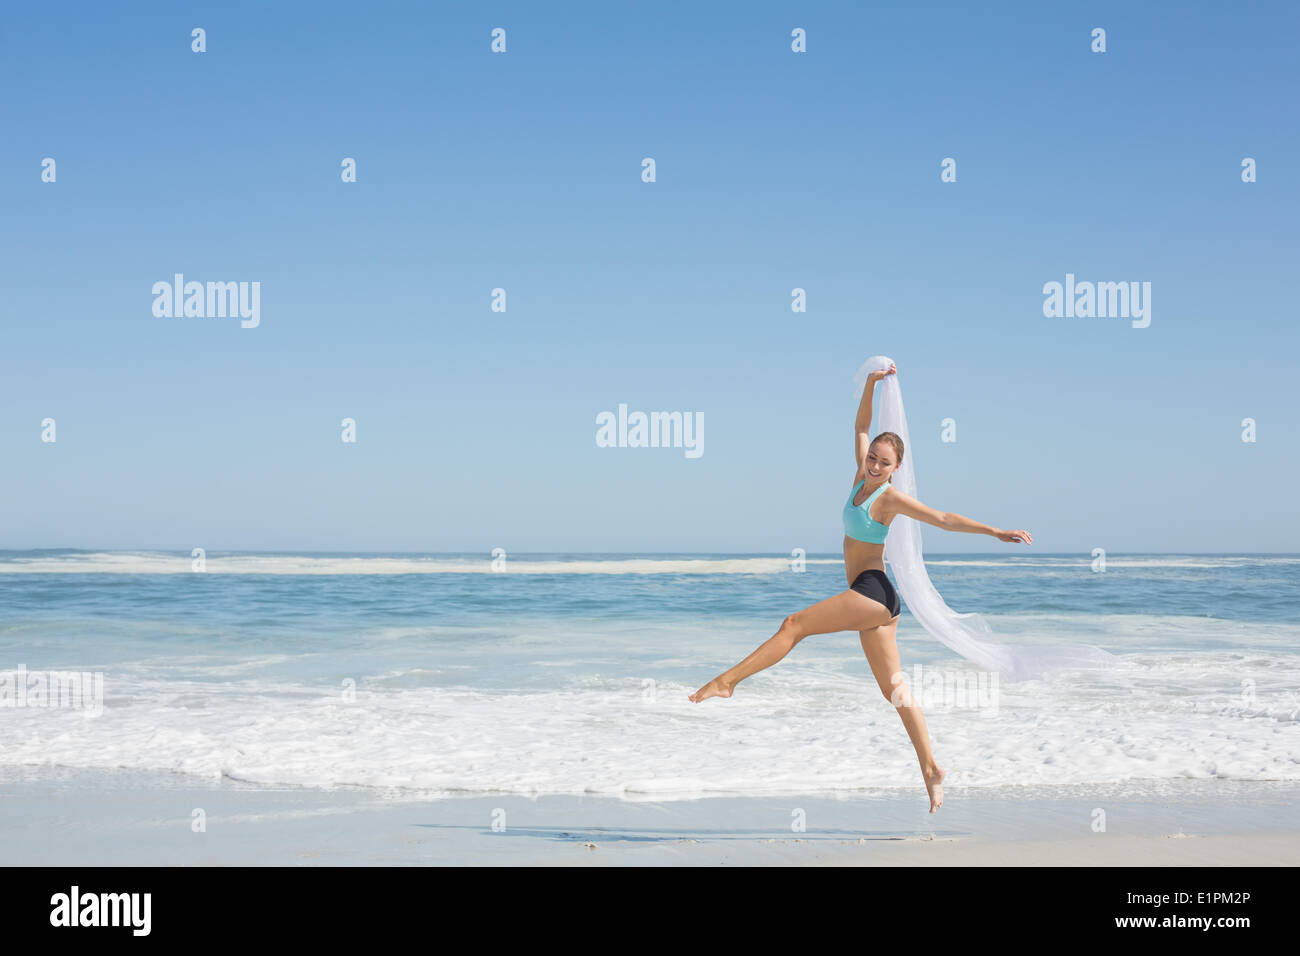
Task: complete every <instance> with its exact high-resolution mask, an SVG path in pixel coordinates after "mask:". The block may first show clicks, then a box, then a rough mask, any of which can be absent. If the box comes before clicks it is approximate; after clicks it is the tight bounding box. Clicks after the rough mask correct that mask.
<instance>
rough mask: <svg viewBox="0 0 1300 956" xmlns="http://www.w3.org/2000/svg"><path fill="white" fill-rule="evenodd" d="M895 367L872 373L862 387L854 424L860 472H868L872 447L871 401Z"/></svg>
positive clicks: (854, 444) (855, 454) (855, 449)
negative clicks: (867, 462)
mask: <svg viewBox="0 0 1300 956" xmlns="http://www.w3.org/2000/svg"><path fill="white" fill-rule="evenodd" d="M897 371H898V369H896V368H895V367H894V366H893V365H891V366H889V368H887V369H880V370H879V371H875V372H872V373H870V374H869V375H868V376H867V382H866V384H865V385H863V386H862V401H860V402H859V403H858V417H857V418H856V419H855V420H854V422H853V457H854V458H855V459H857V462H858V471H859V472H862V471H865V470H866V466H865V464H864V463H865V462H866V460H867V449H868V448H870V447H871V437H870V435H869V434H868V432H869V431H870V429H871V399H872V396H873V395H874V394H875V391H876V383H877V382H878V381H880V380H881V379H882V378H884V377H885V376H886V375H893V374H894V373H895V372H897Z"/></svg>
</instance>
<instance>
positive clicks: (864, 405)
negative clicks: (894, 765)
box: [690, 363, 1033, 813]
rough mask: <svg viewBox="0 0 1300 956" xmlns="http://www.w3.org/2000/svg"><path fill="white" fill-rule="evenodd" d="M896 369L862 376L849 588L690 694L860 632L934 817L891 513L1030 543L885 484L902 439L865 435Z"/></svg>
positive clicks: (849, 504)
mask: <svg viewBox="0 0 1300 956" xmlns="http://www.w3.org/2000/svg"><path fill="white" fill-rule="evenodd" d="M897 371H898V370H897V368H895V367H894V365H893V364H892V363H891V364H890V366H889V367H888V368H887V369H881V370H878V371H873V372H871V374H870V375H868V376H867V381H866V386H865V387H864V388H863V390H862V402H861V404H860V405H859V407H858V417H857V421H856V423H855V424H854V433H855V434H854V447H855V453H856V457H857V461H858V470H857V473H856V474H855V475H854V476H853V489H852V491H850V492H849V498H848V501H846V502H845V503H844V513H843V518H844V571H845V574H846V575H847V577H848V582H849V587H848V590H846V591H842V592H840V593H839V594H837V595H835V596H834V597H830V598H827V599H826V600H824V601H820V602H818V603H817V604H814V605H813V606H812V607H809V608H805V609H804V610H802V611H797V612H796V613H794V614H791V615H790V616H789V617H787V618H786V619H785V620H784V621H783V622H781V629H780V630H778V631H777V632H776V634H774V635H773V636H772V637H770V638H769V639H768V640H767V641H766V642H764V643H763V644H762V645H761V646H760V647H759V648H758V649H757V650H755V651H754V652H753V653H752V654H750V655H749V656H748V657H746V658H745V659H744V660H743V661H741V662H740V663H739V664H737V665H736V666H735V667H733V668H731V670H729V671H725V672H724V673H722V674H719V675H718V676H717V677H715V678H713V680H711V681H709V682H708V683H707V684H705V685H704V686H703V687H701V688H700V689H699V690H697V691H696V692H695V693H694V694H691V695H690V699H691V700H692V701H695V702H696V703H699V702H700V701H702V700H708V699H709V698H710V697H730V696H731V693H732V691H733V690H735V687H736V685H737V684H739V683H740V682H741V681H742V680H744V679H745V678H746V677H749V676H750V675H751V674H756V673H757V672H758V671H761V670H763V669H764V668H766V667H771V666H772V665H773V664H775V663H776V662H777V661H779V660H781V658H783V657H785V655H786V654H788V653H790V649H791V648H792V647H794V646H795V645H796V644H798V643H799V642H800V641H801V640H803V639H804V638H805V637H808V636H809V635H810V634H831V633H834V632H836V631H857V632H858V634H859V636H860V637H861V639H862V650H863V651H864V652H865V653H866V655H867V663H868V664H870V665H871V673H872V674H873V675H874V676H875V678H876V683H877V684H878V685H879V687H880V692H881V693H882V694H884V695H885V699H886V700H888V701H890V703H893V704H894V705H895V706H896V707H898V713H899V715H900V716H901V717H902V718H903V726H904V727H905V728H907V735H908V736H909V737H910V738H911V740H912V746H913V747H915V748H916V756H917V759H918V760H919V761H920V763H921V774H922V776H923V777H924V778H925V789H926V791H927V792H928V793H929V795H930V812H931V813H934V812H935V811H936V810H938V809H939V808H940V807H941V806H943V778H944V775H945V773H946V771H945V770H944V769H943V768H942V767H940V766H939V765H938V763H936V762H935V759H934V755H933V754H932V753H931V752H930V735H929V732H928V731H927V729H926V726H925V716H924V714H922V713H921V708H920V706H919V705H917V704H916V703H915V702H913V701H912V699H911V697H910V694H909V693H908V690H907V686H906V684H905V682H904V680H903V673H902V668H901V667H900V665H899V660H898V645H897V643H896V642H895V640H894V632H895V630H896V629H897V627H898V615H899V612H900V611H901V610H902V607H901V604H900V602H899V599H898V594H897V592H896V591H895V590H894V586H893V585H892V584H891V583H890V580H889V578H888V577H887V576H886V575H885V562H884V553H885V536H886V535H887V534H888V533H889V525H890V522H892V521H893V519H894V517H895V516H896V515H907V516H908V517H909V518H915V519H916V520H917V521H924V522H925V523H926V524H931V525H934V526H935V527H937V528H943V529H944V530H946V531H968V532H972V533H974V534H988V535H992V536H993V537H995V538H997V539H998V540H999V541H1007V542H1023V543H1024V544H1030V543H1031V542H1032V541H1033V538H1032V537H1031V536H1030V534H1029V532H1028V531H1001V530H999V529H997V528H992V527H990V526H989V525H986V524H981V523H980V522H978V521H972V520H971V519H970V518H965V517H963V516H961V515H959V514H953V513H951V512H943V511H936V510H935V509H933V508H931V507H929V506H928V505H924V504H922V503H921V502H919V501H917V500H916V499H915V498H913V497H911V496H910V495H907V494H904V493H903V492H902V491H900V490H899V489H897V488H895V487H893V485H892V484H891V483H890V480H889V478H890V475H892V474H893V473H894V471H895V470H897V469H898V467H899V465H901V464H902V462H903V440H902V439H901V438H900V437H899V436H898V435H896V434H894V433H893V432H881V433H880V434H879V435H877V436H876V437H875V439H874V440H872V439H869V437H868V429H869V428H870V426H871V400H872V396H873V394H874V392H875V385H876V382H878V381H880V380H881V379H882V378H884V377H885V376H886V375H893V374H894V373H895V372H897ZM873 512H874V513H873Z"/></svg>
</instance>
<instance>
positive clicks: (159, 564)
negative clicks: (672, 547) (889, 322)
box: [0, 551, 844, 574]
mask: <svg viewBox="0 0 1300 956" xmlns="http://www.w3.org/2000/svg"><path fill="white" fill-rule="evenodd" d="M790 560H791V559H789V558H744V557H741V558H610V559H604V560H601V559H594V560H592V559H575V560H570V561H557V560H528V559H527V558H508V559H507V561H506V563H505V569H504V571H494V570H493V559H492V558H491V557H490V556H488V555H484V556H483V557H482V558H478V559H474V558H463V557H461V558H448V557H425V556H417V555H412V556H410V557H402V556H394V557H386V556H362V555H358V556H344V555H320V556H316V555H263V554H235V555H229V556H225V555H209V556H207V557H206V558H205V560H204V566H205V571H204V572H203V573H207V574H498V573H505V574H775V573H781V572H788V571H789V570H790ZM804 563H805V564H843V563H844V562H843V561H841V560H839V559H835V558H805V559H804ZM191 565H192V559H191V558H190V556H189V555H177V554H166V553H164V552H158V551H132V552H128V551H104V552H95V553H86V554H72V555H57V556H51V557H19V558H13V559H10V560H8V561H0V574H21V573H28V574H94V573H101V574H193V573H198V572H195V571H194V570H193V569H192V566H191Z"/></svg>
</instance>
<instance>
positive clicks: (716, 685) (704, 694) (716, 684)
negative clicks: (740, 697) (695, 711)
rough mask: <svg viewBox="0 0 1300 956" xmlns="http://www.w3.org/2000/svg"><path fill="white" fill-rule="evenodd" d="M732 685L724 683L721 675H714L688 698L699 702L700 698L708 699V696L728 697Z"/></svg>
mask: <svg viewBox="0 0 1300 956" xmlns="http://www.w3.org/2000/svg"><path fill="white" fill-rule="evenodd" d="M732 687H733V685H731V684H728V683H725V682H724V681H723V680H722V678H721V677H715V678H713V680H711V681H709V682H708V683H707V684H705V685H704V686H703V687H701V688H700V689H699V690H697V691H696V692H695V693H694V694H691V695H690V699H691V700H693V701H695V703H697V704H698V703H699V702H700V701H702V700H708V699H709V698H710V697H730V696H731V690H732Z"/></svg>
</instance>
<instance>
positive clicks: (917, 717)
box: [859, 618, 947, 813]
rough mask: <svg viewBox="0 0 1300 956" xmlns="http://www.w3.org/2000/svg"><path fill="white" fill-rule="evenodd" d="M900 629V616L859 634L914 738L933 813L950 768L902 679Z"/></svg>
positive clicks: (881, 683)
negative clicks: (937, 754) (933, 748)
mask: <svg viewBox="0 0 1300 956" xmlns="http://www.w3.org/2000/svg"><path fill="white" fill-rule="evenodd" d="M897 629H898V618H894V619H893V620H892V621H890V622H889V623H888V624H885V625H882V626H880V627H870V628H866V629H865V630H862V631H860V632H859V636H860V637H861V638H862V650H863V651H864V652H865V653H866V655H867V663H868V664H870V665H871V673H872V674H873V675H874V676H875V678H876V683H877V684H878V685H879V686H880V692H881V693H882V694H884V695H885V700H887V701H889V702H890V703H891V704H893V705H894V706H895V707H897V708H898V716H900V717H902V718H903V726H904V727H906V728H907V736H908V737H910V738H912V746H913V748H915V750H916V759H917V760H919V761H920V762H921V774H922V776H924V777H925V789H926V791H927V792H928V793H929V794H930V812H931V813H934V811H936V810H938V809H939V808H940V807H941V806H943V778H944V774H945V773H946V772H947V771H945V770H944V769H943V768H942V767H940V766H939V765H938V764H937V763H935V761H934V754H933V753H931V752H930V731H929V730H928V729H927V728H926V726H925V715H924V714H923V713H921V705H920V704H918V703H916V702H915V701H914V700H913V699H912V698H911V696H910V694H909V691H908V687H907V682H906V680H904V678H903V669H902V667H901V666H900V665H899V661H898V642H897V641H896V640H895V637H894V632H895V631H896V630H897Z"/></svg>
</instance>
